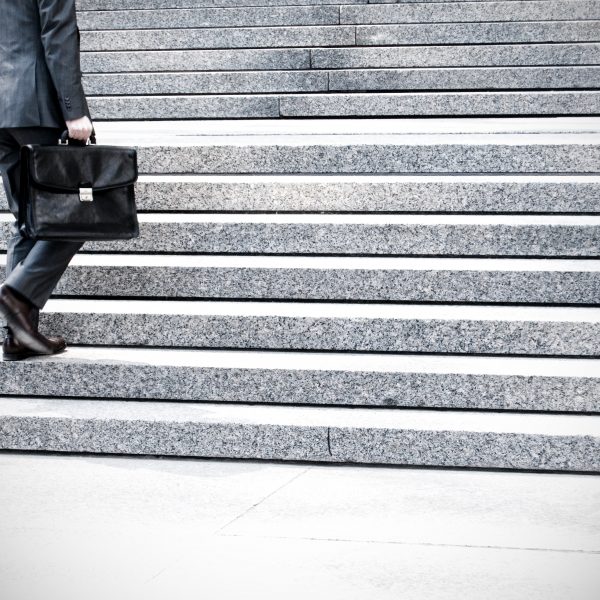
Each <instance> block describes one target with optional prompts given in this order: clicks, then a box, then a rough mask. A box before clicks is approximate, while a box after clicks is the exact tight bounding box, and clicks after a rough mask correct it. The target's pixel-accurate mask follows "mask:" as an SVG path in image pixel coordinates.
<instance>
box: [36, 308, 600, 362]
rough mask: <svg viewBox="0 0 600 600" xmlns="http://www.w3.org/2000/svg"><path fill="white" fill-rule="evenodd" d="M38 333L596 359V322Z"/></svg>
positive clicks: (81, 318)
mask: <svg viewBox="0 0 600 600" xmlns="http://www.w3.org/2000/svg"><path fill="white" fill-rule="evenodd" d="M40 327H41V328H42V329H43V330H44V331H47V332H60V333H61V335H64V336H66V338H67V339H69V340H70V341H71V342H72V343H74V344H91V345H94V346H102V345H108V346H121V345H130V346H149V347H152V346H160V347H171V348H186V347H191V348H193V347H196V348H237V349H258V348H260V349H269V350H289V349H295V350H314V351H352V352H408V353H419V352H439V353H453V354H454V353H456V354H517V355H544V356H600V350H599V349H598V339H599V338H600V324H597V323H568V322H527V321H525V322H523V321H475V320H473V321H464V320H456V321H448V320H419V319H414V320H405V321H404V320H395V319H383V318H382V319H343V318H340V319H333V318H317V317H285V316H265V317H258V316H246V315H241V316H237V315H236V316H234V315H219V314H214V315H206V316H205V315H188V314H185V315H162V314H156V315H151V314H125V315H123V314H110V313H93V314H88V313H60V312H57V313H54V312H52V313H47V314H45V315H44V316H43V319H42V321H41V325H40Z"/></svg>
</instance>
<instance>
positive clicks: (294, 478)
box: [214, 467, 312, 535]
mask: <svg viewBox="0 0 600 600" xmlns="http://www.w3.org/2000/svg"><path fill="white" fill-rule="evenodd" d="M311 469H312V467H307V468H305V469H303V470H302V471H301V472H300V473H298V474H296V475H294V477H292V478H291V479H289V480H288V481H286V482H285V483H283V484H282V485H280V486H279V487H278V488H276V489H274V490H273V491H272V492H270V493H268V494H267V495H266V496H265V497H264V498H262V499H260V500H259V501H258V502H256V503H254V504H253V505H252V506H250V507H249V508H247V509H246V510H245V511H244V512H242V513H241V514H239V515H237V516H236V517H234V518H233V519H232V520H231V521H229V522H228V523H226V524H225V525H223V526H222V527H221V528H219V529H218V530H217V531H216V532H215V534H214V535H223V534H222V532H223V531H224V530H225V529H227V528H228V527H229V526H230V525H233V523H235V522H236V521H239V520H240V519H242V518H243V517H245V516H246V515H247V514H249V513H250V512H252V511H253V510H254V509H255V508H257V507H258V506H260V505H261V504H262V503H263V502H265V501H266V500H268V499H269V498H271V496H274V495H275V494H277V493H278V492H280V491H281V490H282V489H283V488H285V487H287V486H288V485H290V484H291V483H293V482H294V481H296V479H298V478H299V477H301V476H302V475H305V474H306V473H308V471H310V470H311ZM225 535H227V534H225ZM230 535H235V534H230Z"/></svg>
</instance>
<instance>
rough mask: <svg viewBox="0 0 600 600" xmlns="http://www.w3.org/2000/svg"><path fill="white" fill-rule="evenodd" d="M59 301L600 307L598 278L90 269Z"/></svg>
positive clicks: (74, 276) (64, 283)
mask: <svg viewBox="0 0 600 600" xmlns="http://www.w3.org/2000/svg"><path fill="white" fill-rule="evenodd" d="M56 294H57V295H60V296H107V297H139V298H152V297H163V298H229V299H239V298H243V299H256V300H323V301H327V300H347V301H383V302H385V301H392V302H461V303H463V302H465V303H470V302H478V303H491V304H494V303H517V304H520V303H525V304H530V303H541V304H565V305H592V306H593V305H597V304H598V298H600V273H593V272H591V273H588V272H564V273H561V272H527V271H521V272H519V271H514V272H511V271H509V272H495V271H490V272H485V271H482V272H478V271H475V270H473V271H452V270H450V271H435V270H428V271H413V270H406V271H404V270H383V269H381V270H379V269H378V270H369V269H367V268H364V269H360V270H353V269H335V268H331V269H310V268H307V269H299V268H298V269H285V268H283V269H278V268H270V269H260V268H258V269H253V268H229V269H228V268H175V267H116V266H115V267H85V266H76V265H72V266H71V267H69V269H68V270H67V272H66V273H65V276H64V277H63V279H62V280H61V282H60V283H59V284H58V287H57V288H56Z"/></svg>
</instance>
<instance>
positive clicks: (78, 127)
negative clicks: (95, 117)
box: [67, 117, 94, 142]
mask: <svg viewBox="0 0 600 600" xmlns="http://www.w3.org/2000/svg"><path fill="white" fill-rule="evenodd" d="M67 129H68V130H69V137H70V138H71V139H72V140H81V141H82V142H87V141H88V140H89V139H90V136H91V135H92V131H93V129H94V128H93V126H92V122H91V121H90V120H89V119H88V118H87V117H81V118H80V119H74V120H73V121H67Z"/></svg>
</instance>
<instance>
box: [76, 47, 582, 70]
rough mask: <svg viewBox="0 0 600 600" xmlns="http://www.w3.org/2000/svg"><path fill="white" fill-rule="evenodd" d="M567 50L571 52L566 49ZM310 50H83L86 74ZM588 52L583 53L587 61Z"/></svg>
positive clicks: (284, 63)
mask: <svg viewBox="0 0 600 600" xmlns="http://www.w3.org/2000/svg"><path fill="white" fill-rule="evenodd" d="M566 52H568V51H566ZM310 53H311V51H310V49H300V48H295V49H293V48H285V49H283V48H282V49H273V48H270V49H256V48H252V49H242V50H237V49H233V50H231V49H227V50H185V51H160V52H140V51H135V52H83V53H82V54H81V68H82V70H83V71H84V73H115V72H119V73H123V72H135V71H244V70H248V71H260V70H265V71H271V70H272V71H281V70H283V71H285V70H292V69H298V70H301V69H310V68H311V64H310ZM584 55H585V51H583V52H582V53H580V56H582V59H583V60H585V56H584Z"/></svg>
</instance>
